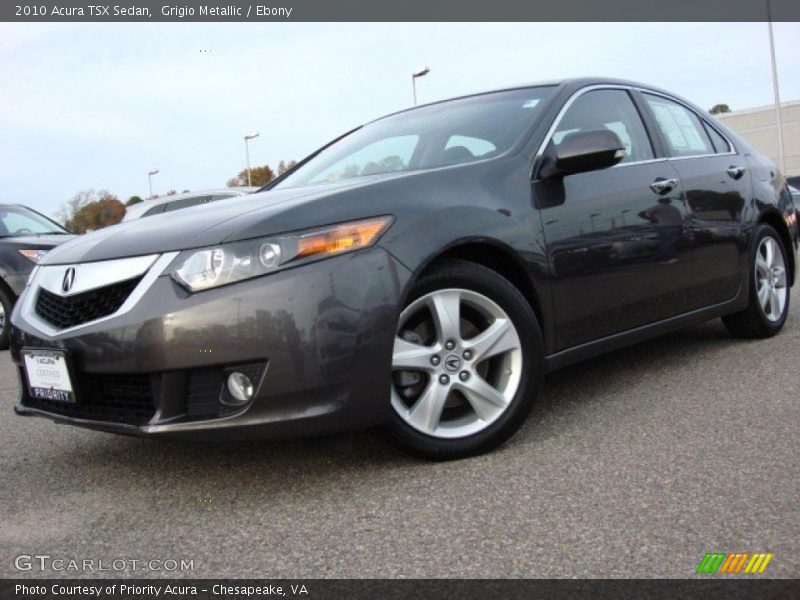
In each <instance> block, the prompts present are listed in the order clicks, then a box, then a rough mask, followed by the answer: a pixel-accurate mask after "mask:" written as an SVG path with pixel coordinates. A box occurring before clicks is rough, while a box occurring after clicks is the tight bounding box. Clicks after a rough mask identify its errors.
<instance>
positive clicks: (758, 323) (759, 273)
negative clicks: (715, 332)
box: [722, 225, 790, 338]
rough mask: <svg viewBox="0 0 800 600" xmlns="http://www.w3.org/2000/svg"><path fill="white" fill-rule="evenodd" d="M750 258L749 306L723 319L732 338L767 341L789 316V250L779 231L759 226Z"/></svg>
mask: <svg viewBox="0 0 800 600" xmlns="http://www.w3.org/2000/svg"><path fill="white" fill-rule="evenodd" d="M753 242H754V243H753V253H752V256H751V257H750V276H751V277H750V289H749V294H750V304H749V305H748V306H747V308H746V309H745V310H743V311H741V312H738V313H736V314H733V315H728V316H725V317H722V321H723V323H725V327H726V328H727V329H728V331H729V332H730V334H731V335H733V336H736V337H743V338H767V337H772V336H773V335H775V334H776V333H778V332H779V331H780V330H781V328H783V324H784V322H785V321H786V315H787V314H788V313H789V290H790V288H789V278H788V276H787V275H788V274H787V272H786V265H787V264H789V263H788V260H787V259H786V249H785V248H784V247H783V242H782V241H781V238H780V236H779V235H778V232H777V231H775V230H774V229H773V228H772V227H770V226H769V225H759V226H758V227H757V228H756V230H755V231H754V232H753Z"/></svg>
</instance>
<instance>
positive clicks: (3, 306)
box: [0, 286, 14, 350]
mask: <svg viewBox="0 0 800 600" xmlns="http://www.w3.org/2000/svg"><path fill="white" fill-rule="evenodd" d="M12 308H14V297H13V296H12V295H11V294H9V293H8V291H6V289H5V288H4V287H3V286H0V350H7V349H8V342H9V340H10V338H11V332H10V329H11V327H10V321H11V309H12Z"/></svg>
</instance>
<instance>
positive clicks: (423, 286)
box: [388, 260, 544, 460]
mask: <svg viewBox="0 0 800 600" xmlns="http://www.w3.org/2000/svg"><path fill="white" fill-rule="evenodd" d="M543 356H544V347H543V343H542V335H541V330H540V328H539V324H538V322H537V320H536V316H535V315H534V313H533V310H532V309H531V307H530V305H529V304H528V302H527V301H526V299H525V297H524V296H523V295H522V294H521V293H520V292H519V290H517V288H516V287H514V285H512V284H511V283H510V282H509V281H507V280H506V279H505V278H503V277H501V276H500V275H499V274H497V273H496V272H494V271H492V270H490V269H487V268H486V267H483V266H481V265H477V264H474V263H470V262H466V261H455V260H454V261H447V262H445V263H442V264H441V265H440V266H438V267H437V268H435V269H434V270H432V271H431V272H430V273H429V274H427V275H425V276H423V277H422V278H421V279H420V281H419V282H418V283H417V285H416V286H415V287H414V289H413V291H412V293H411V294H410V297H409V300H408V302H407V304H406V306H405V308H404V309H403V311H402V313H401V314H400V318H399V320H398V327H397V333H396V336H395V341H394V353H393V357H392V391H391V405H392V419H391V421H390V423H389V427H388V429H389V433H390V434H391V436H392V438H393V439H394V440H395V441H396V442H398V443H399V445H400V446H401V447H402V448H403V449H405V450H406V451H408V452H409V453H411V454H414V455H416V456H421V457H424V458H430V459H437V460H446V459H454V458H461V457H465V456H470V455H474V454H479V453H481V452H485V451H487V450H490V449H491V448H494V447H496V446H497V445H499V444H501V443H502V442H504V441H505V440H506V439H508V438H509V437H510V436H511V435H512V434H513V433H514V432H515V431H516V430H517V429H518V428H519V427H520V425H521V424H522V423H523V421H524V420H525V417H526V416H527V414H528V413H529V412H530V409H531V407H532V406H533V402H534V400H535V397H536V393H537V391H538V387H539V383H540V381H541V378H542V367H543V363H544V358H543Z"/></svg>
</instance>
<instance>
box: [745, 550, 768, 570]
mask: <svg viewBox="0 0 800 600" xmlns="http://www.w3.org/2000/svg"><path fill="white" fill-rule="evenodd" d="M773 556H774V555H773V554H766V553H761V554H753V558H751V559H750V562H749V563H747V566H746V567H745V569H744V572H745V573H763V572H764V571H765V570H766V568H767V565H768V564H769V561H771V560H772V557H773Z"/></svg>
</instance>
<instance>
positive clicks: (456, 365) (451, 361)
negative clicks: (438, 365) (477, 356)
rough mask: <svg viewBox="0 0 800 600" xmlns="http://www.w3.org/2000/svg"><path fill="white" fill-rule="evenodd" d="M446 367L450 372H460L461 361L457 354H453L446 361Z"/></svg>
mask: <svg viewBox="0 0 800 600" xmlns="http://www.w3.org/2000/svg"><path fill="white" fill-rule="evenodd" d="M444 367H445V369H447V370H448V371H451V372H453V371H458V370H459V369H460V368H461V359H460V358H459V357H458V356H456V355H455V354H451V355H450V356H448V357H447V358H446V359H445V360H444Z"/></svg>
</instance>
